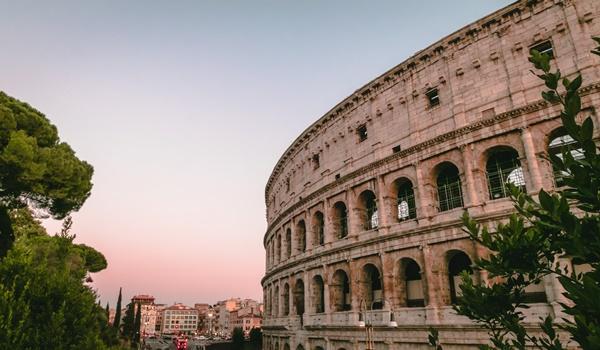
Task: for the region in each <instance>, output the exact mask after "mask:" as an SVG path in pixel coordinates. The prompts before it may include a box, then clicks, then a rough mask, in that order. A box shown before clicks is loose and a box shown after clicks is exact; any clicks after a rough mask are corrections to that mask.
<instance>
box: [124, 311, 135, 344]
mask: <svg viewBox="0 0 600 350" xmlns="http://www.w3.org/2000/svg"><path fill="white" fill-rule="evenodd" d="M134 322H135V305H134V304H133V303H129V304H127V309H126V310H125V316H123V338H125V339H127V340H129V341H133V335H134V328H133V324H134Z"/></svg>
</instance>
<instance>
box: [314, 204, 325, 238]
mask: <svg viewBox="0 0 600 350" xmlns="http://www.w3.org/2000/svg"><path fill="white" fill-rule="evenodd" d="M313 232H314V233H315V237H314V240H313V242H314V245H315V246H317V245H323V244H325V219H324V217H323V213H321V212H320V211H318V212H316V213H315V215H314V216H313Z"/></svg>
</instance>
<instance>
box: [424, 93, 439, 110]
mask: <svg viewBox="0 0 600 350" xmlns="http://www.w3.org/2000/svg"><path fill="white" fill-rule="evenodd" d="M425 96H427V100H428V101H429V107H435V106H437V105H439V104H440V95H439V93H438V89H431V90H429V91H427V92H426V93H425Z"/></svg>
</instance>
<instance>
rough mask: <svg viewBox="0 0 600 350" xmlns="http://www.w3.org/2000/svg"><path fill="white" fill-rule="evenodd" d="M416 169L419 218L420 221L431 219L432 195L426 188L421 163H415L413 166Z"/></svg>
mask: <svg viewBox="0 0 600 350" xmlns="http://www.w3.org/2000/svg"><path fill="white" fill-rule="evenodd" d="M413 166H414V167H415V174H416V176H415V177H416V181H417V183H416V184H415V185H416V192H417V193H416V195H417V199H418V208H417V218H418V219H419V220H421V219H423V218H427V217H429V215H430V213H431V211H430V209H431V208H430V206H429V202H428V200H429V201H433V198H430V193H429V192H428V191H427V189H426V188H425V179H424V178H423V171H422V170H421V164H420V163H419V162H415V163H414V164H413Z"/></svg>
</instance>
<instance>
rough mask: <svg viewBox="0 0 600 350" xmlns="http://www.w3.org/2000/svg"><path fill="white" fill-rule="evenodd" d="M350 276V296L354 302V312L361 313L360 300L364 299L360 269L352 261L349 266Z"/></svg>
mask: <svg viewBox="0 0 600 350" xmlns="http://www.w3.org/2000/svg"><path fill="white" fill-rule="evenodd" d="M348 269H349V270H350V271H349V272H350V275H349V276H348V279H349V281H348V282H349V283H350V294H351V300H352V310H354V311H357V312H360V311H361V309H360V300H361V299H362V291H361V290H360V280H361V275H360V267H359V266H358V265H357V264H356V262H355V261H350V263H349V264H348Z"/></svg>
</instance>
